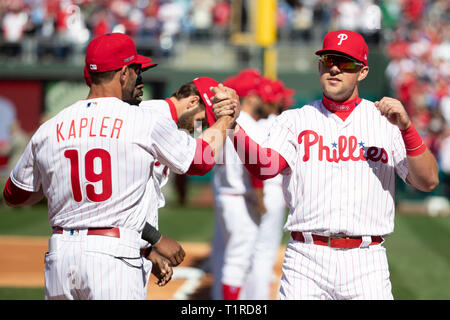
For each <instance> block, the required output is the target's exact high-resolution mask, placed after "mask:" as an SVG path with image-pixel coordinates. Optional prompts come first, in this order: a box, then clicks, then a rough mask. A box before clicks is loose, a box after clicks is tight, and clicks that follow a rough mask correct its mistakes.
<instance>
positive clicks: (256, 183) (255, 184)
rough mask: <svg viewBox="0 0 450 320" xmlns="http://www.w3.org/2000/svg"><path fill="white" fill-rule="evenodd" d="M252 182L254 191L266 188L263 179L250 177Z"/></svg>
mask: <svg viewBox="0 0 450 320" xmlns="http://www.w3.org/2000/svg"><path fill="white" fill-rule="evenodd" d="M250 182H251V184H252V187H253V188H254V189H263V188H264V181H263V180H261V179H258V178H256V177H255V176H254V175H252V174H251V175H250Z"/></svg>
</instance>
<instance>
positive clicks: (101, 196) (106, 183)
mask: <svg viewBox="0 0 450 320" xmlns="http://www.w3.org/2000/svg"><path fill="white" fill-rule="evenodd" d="M64 156H65V157H66V158H67V159H69V160H70V167H71V169H70V178H71V182H72V193H73V198H74V200H75V201H76V202H81V200H83V194H82V190H81V182H80V164H79V157H78V150H76V149H68V150H66V151H64ZM96 158H100V161H101V167H102V169H101V171H100V172H98V173H97V172H95V170H94V160H95V159H96ZM84 172H85V177H86V180H87V181H89V182H92V183H95V182H99V181H101V183H102V192H101V193H96V192H95V187H94V185H93V184H86V197H87V198H88V199H89V200H91V201H93V202H102V201H105V200H108V199H109V198H110V197H111V194H112V183H111V182H112V178H111V155H110V154H109V152H108V151H106V150H104V149H98V148H97V149H92V150H89V151H88V152H87V153H86V155H85V156H84Z"/></svg>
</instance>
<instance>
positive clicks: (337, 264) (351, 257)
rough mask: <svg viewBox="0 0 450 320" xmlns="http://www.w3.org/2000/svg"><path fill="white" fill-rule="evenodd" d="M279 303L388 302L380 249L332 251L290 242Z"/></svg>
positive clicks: (388, 285) (385, 264) (386, 271)
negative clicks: (321, 301) (317, 301)
mask: <svg viewBox="0 0 450 320" xmlns="http://www.w3.org/2000/svg"><path fill="white" fill-rule="evenodd" d="M280 299H282V300H330V299H336V300H352V299H356V300H358V299H362V300H392V299H393V296H392V292H391V282H390V280H389V268H388V261H387V257H386V249H385V248H384V247H383V246H382V245H373V246H370V247H368V248H353V249H333V248H329V247H326V246H321V245H315V244H310V243H302V242H297V241H293V240H292V239H291V240H290V242H289V243H288V244H287V247H286V253H285V258H284V262H283V276H282V278H281V286H280Z"/></svg>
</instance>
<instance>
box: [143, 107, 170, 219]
mask: <svg viewBox="0 0 450 320" xmlns="http://www.w3.org/2000/svg"><path fill="white" fill-rule="evenodd" d="M139 107H140V108H147V109H148V110H150V111H151V112H152V113H154V112H157V113H159V114H160V115H161V116H163V117H165V118H167V119H170V120H173V118H172V114H171V111H170V107H169V104H168V103H167V102H166V101H165V100H145V101H142V102H141V103H140V104H139ZM151 174H152V177H153V179H151V180H150V181H149V182H148V188H151V189H152V192H153V194H154V195H155V198H154V199H152V201H153V202H154V204H155V205H154V206H153V214H151V215H150V217H149V220H148V222H149V223H150V224H151V225H152V226H154V227H155V228H158V209H159V208H162V207H164V205H165V204H166V199H165V198H164V194H163V192H162V190H161V188H162V187H163V186H165V185H166V184H167V181H168V180H169V174H170V169H169V167H168V166H165V165H163V164H161V162H159V161H155V162H154V163H153V164H152V168H151ZM155 199H156V201H155Z"/></svg>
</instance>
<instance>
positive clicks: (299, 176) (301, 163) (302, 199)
mask: <svg viewBox="0 0 450 320" xmlns="http://www.w3.org/2000/svg"><path fill="white" fill-rule="evenodd" d="M263 146H264V147H269V148H272V149H274V150H275V151H277V152H278V153H280V154H281V155H282V156H283V157H284V158H285V159H286V161H287V163H288V164H289V168H288V169H286V170H285V171H284V172H282V174H283V175H284V177H283V185H284V196H285V200H286V202H287V204H288V206H289V208H290V213H289V216H288V220H287V223H286V225H285V230H286V231H302V232H313V233H316V234H323V235H329V234H335V233H345V234H347V235H388V234H390V233H392V232H393V230H394V210H395V204H394V192H395V172H394V170H395V171H396V172H397V174H398V175H399V176H400V177H401V178H402V179H403V180H405V179H406V176H407V174H408V167H407V161H406V152H405V147H404V143H403V140H402V137H401V133H400V130H399V129H398V128H397V127H396V126H394V125H392V124H390V123H389V122H388V121H387V119H386V118H385V117H383V116H382V115H381V114H380V112H379V111H378V110H377V109H376V108H375V106H374V104H373V103H372V102H370V101H367V100H362V102H361V103H360V104H359V105H358V106H357V107H356V108H355V110H353V112H352V113H351V114H350V116H349V117H348V118H347V119H346V120H345V121H342V119H341V118H339V117H338V116H337V115H335V114H333V113H331V112H330V111H328V110H327V109H326V108H325V106H324V105H323V104H322V101H321V100H318V101H314V102H313V103H312V104H310V105H306V106H304V107H302V108H300V109H294V110H287V111H285V112H283V113H282V114H281V115H280V116H278V117H277V118H276V119H275V121H274V122H273V125H272V127H271V129H270V131H269V133H268V136H267V137H266V140H265V142H264V143H263Z"/></svg>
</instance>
